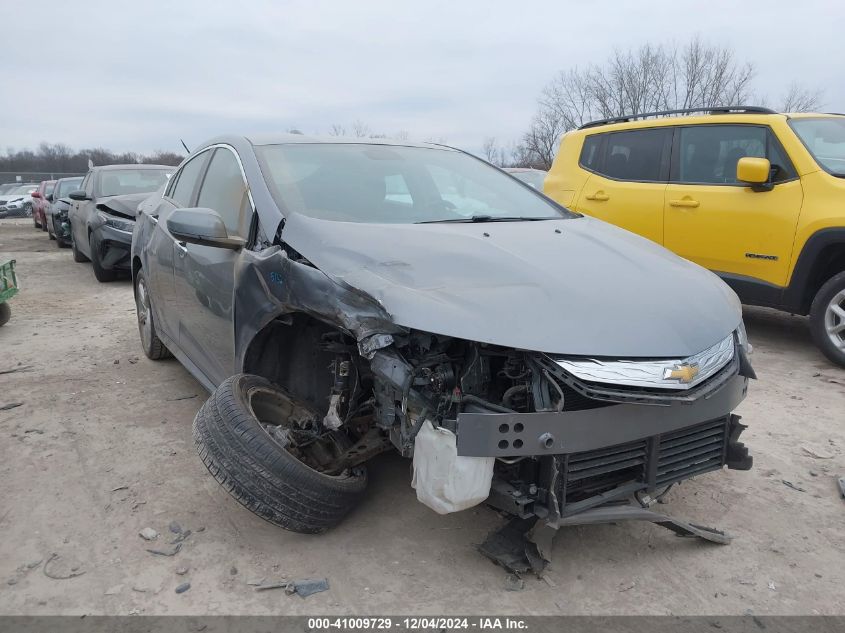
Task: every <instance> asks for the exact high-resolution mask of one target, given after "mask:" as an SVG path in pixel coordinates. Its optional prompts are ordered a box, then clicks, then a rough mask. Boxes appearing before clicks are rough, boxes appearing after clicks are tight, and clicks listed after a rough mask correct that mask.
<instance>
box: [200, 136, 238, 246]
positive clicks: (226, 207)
mask: <svg viewBox="0 0 845 633" xmlns="http://www.w3.org/2000/svg"><path fill="white" fill-rule="evenodd" d="M197 206H198V207H207V208H209V209H214V210H215V211H217V213H218V214H220V217H221V218H222V219H223V223H224V224H225V225H226V230H227V231H228V232H229V234H230V235H239V236H241V237H243V236H245V235H246V233H247V230H248V229H249V221H250V216H251V214H252V206H251V205H250V202H249V196H248V195H247V187H246V183H245V182H244V179H243V176H242V175H241V167H240V165H239V164H238V161H237V159H236V158H235V155H234V154H233V153H232V152H231V151H230V150H228V149H226V148H223V147H218V148H217V150H215V152H214V156H212V157H211V163H210V164H209V166H208V171H206V173H205V179H204V180H203V183H202V188H201V189H200V195H199V198H198V199H197Z"/></svg>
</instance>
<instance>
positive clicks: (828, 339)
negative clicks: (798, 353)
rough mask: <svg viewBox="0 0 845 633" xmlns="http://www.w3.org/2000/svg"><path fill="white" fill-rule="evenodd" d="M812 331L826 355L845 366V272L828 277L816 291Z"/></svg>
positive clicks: (811, 316)
mask: <svg viewBox="0 0 845 633" xmlns="http://www.w3.org/2000/svg"><path fill="white" fill-rule="evenodd" d="M810 332H811V333H812V335H813V340H814V341H815V342H816V345H818V346H819V349H821V351H822V352H823V353H824V355H825V356H827V357H828V358H829V359H830V360H832V361H833V362H834V363H836V364H837V365H841V366H842V367H845V272H841V273H839V274H838V275H834V276H833V277H831V278H830V279H828V280H827V282H825V284H824V285H823V286H822V287H821V288H820V289H819V291H818V292H817V293H816V297H815V299H813V305H812V307H811V308H810Z"/></svg>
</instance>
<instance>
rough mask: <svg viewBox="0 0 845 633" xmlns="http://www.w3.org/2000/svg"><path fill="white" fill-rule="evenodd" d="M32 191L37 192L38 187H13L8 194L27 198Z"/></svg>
mask: <svg viewBox="0 0 845 633" xmlns="http://www.w3.org/2000/svg"><path fill="white" fill-rule="evenodd" d="M33 191H38V187H35V186H33V185H26V186H23V187H15V188H14V189H12V190H11V191H10V192H9V193H13V194H15V195H22V196H27V195H29V194H31V193H32V192H33Z"/></svg>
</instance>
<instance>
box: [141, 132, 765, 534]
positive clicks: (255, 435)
mask: <svg viewBox="0 0 845 633" xmlns="http://www.w3.org/2000/svg"><path fill="white" fill-rule="evenodd" d="M131 265H132V273H133V280H134V289H135V298H136V305H137V315H138V327H139V332H140V337H141V343H142V346H143V349H144V352H145V353H146V354H147V356H149V357H150V358H153V359H159V358H164V357H166V356H168V355H170V354H172V355H174V356H176V358H177V359H178V360H179V361H180V362H182V364H183V365H184V366H185V367H186V368H187V369H188V370H189V371H190V372H191V373H192V374H193V375H194V376H195V377H196V378H197V380H199V381H200V382H201V383H202V384H203V385H205V387H206V388H207V389H208V390H209V392H211V396H210V398H209V399H208V401H207V402H206V403H205V405H204V406H203V408H202V409H201V410H200V412H199V413H198V414H197V417H196V419H195V421H194V436H195V439H196V442H197V446H198V449H199V452H200V455H201V457H202V459H203V461H204V462H205V464H206V465H207V466H208V468H209V470H210V471H211V473H212V474H213V475H214V476H215V477H216V478H217V479H218V481H220V483H221V484H222V485H223V486H224V487H226V489H227V490H228V491H229V492H231V494H232V495H233V496H234V497H235V498H236V499H238V501H240V502H241V503H242V504H243V505H244V506H246V507H247V508H249V509H250V510H252V511H253V512H255V513H257V514H259V515H260V516H262V517H263V518H265V519H267V520H268V521H271V522H272V523H275V524H277V525H280V526H282V527H285V528H288V529H291V530H296V531H300V532H322V531H324V530H326V529H328V528H330V527H331V526H333V525H335V524H337V523H338V522H339V521H340V520H341V518H342V517H343V516H344V515H345V514H346V513H347V512H348V511H350V510H351V509H352V508H353V507H354V506H355V504H356V502H357V501H358V500H359V499H360V498H361V495H362V494H363V492H364V487H365V484H366V480H367V471H366V462H367V461H368V460H369V459H370V458H372V457H373V456H374V455H376V454H378V453H380V452H381V451H384V450H387V449H390V448H393V449H395V450H397V451H399V452H400V453H401V454H402V455H404V456H406V457H409V458H412V459H413V472H414V475H413V482H412V485H413V486H414V487H415V488H416V491H417V497H418V499H419V500H420V501H421V502H422V503H424V504H426V505H428V506H429V507H431V508H432V509H434V510H435V511H437V512H440V513H446V512H455V511H459V510H462V509H465V508H468V507H471V506H473V505H475V504H478V503H481V502H486V503H488V504H491V505H493V506H494V507H496V508H499V509H500V510H504V511H506V512H509V513H511V514H513V515H515V516H517V517H520V518H522V519H526V520H530V521H537V520H538V519H540V520H542V521H543V522H545V523H546V524H547V525H549V526H551V527H560V526H563V525H567V524H571V523H572V522H573V521H575V519H574V518H573V517H578V521H582V522H595V521H600V520H602V518H601V517H602V516H604V517H605V519H604V520H611V518H612V520H618V519H619V518H625V517H624V516H621V513H622V511H621V510H619V509H618V507H617V506H614V508H615V509H614V510H613V512H612V514H611V518H607V516H608V515H607V508H605V507H603V506H604V505H605V504H607V503H618V502H619V501H620V500H624V499H627V498H629V497H631V496H632V495H646V494H649V495H652V496H656V495H659V494H661V493H662V492H663V491H665V490H666V489H667V488H668V487H669V486H671V485H673V484H674V483H677V482H679V481H682V480H685V479H688V478H689V477H692V476H694V475H699V474H702V473H705V472H709V471H714V470H719V469H720V468H722V467H723V466H724V465H727V466H729V467H731V468H738V469H747V468H749V467H750V466H751V458H750V456H749V455H748V451H747V449H745V447H744V446H743V444H742V443H741V442H739V435H740V433H741V431H742V429H743V428H744V427H743V426H742V425H741V424H740V423H739V417H738V416H736V415H733V414H732V410H733V409H734V408H735V407H736V406H737V405H738V404H739V403H740V402H741V401H742V399H743V398H744V397H745V391H746V387H747V382H748V378H750V377H753V370H752V369H751V366H750V364H749V362H748V352H749V348H748V344H747V341H746V338H745V334H744V328H743V326H742V313H741V310H740V305H739V302H738V301H737V298H736V296H735V295H734V294H733V292H732V291H731V290H730V289H729V288H728V287H727V286H726V285H725V284H724V283H722V282H721V281H720V280H719V279H718V278H717V277H715V276H714V275H712V274H711V273H709V272H707V271H706V270H704V269H702V268H700V267H698V266H696V265H694V264H691V263H689V262H687V261H685V260H683V259H680V258H678V257H676V256H675V255H673V254H671V253H670V252H669V251H667V250H665V249H663V248H661V247H660V246H657V245H655V244H654V243H652V242H650V241H648V240H645V239H642V238H640V237H637V236H635V235H633V234H631V233H628V232H626V231H623V230H621V229H618V228H616V227H613V226H610V225H607V224H605V223H603V222H600V221H597V220H594V219H591V218H587V217H583V216H581V215H578V214H576V213H573V212H571V211H569V210H567V209H565V208H563V207H560V206H558V205H557V204H555V203H554V202H553V201H551V200H549V199H547V198H546V197H544V196H543V195H541V194H539V193H538V192H536V191H534V190H532V189H531V188H529V187H525V186H524V185H522V184H520V183H518V182H516V181H515V180H514V179H513V178H510V177H508V176H507V175H505V174H503V173H502V172H501V171H500V170H498V169H496V168H494V167H492V166H491V165H489V164H487V163H485V162H484V161H482V160H479V159H477V158H475V157H473V156H471V155H469V154H466V153H464V152H461V151H458V150H454V149H449V148H445V147H442V146H432V145H424V144H413V143H407V142H404V143H398V142H397V143H391V142H388V141H382V140H378V141H367V142H362V141H360V140H349V141H343V140H338V139H332V140H330V141H328V140H321V139H311V138H307V137H304V136H299V135H291V136H278V137H272V138H244V137H223V138H218V139H215V140H213V141H210V142H208V143H206V144H204V145H202V146H201V147H200V148H199V149H198V150H197V151H195V152H194V153H193V154H192V155H191V156H189V157H188V159H187V160H186V161H185V162H184V163H182V165H181V166H180V168H179V170H178V171H177V172H176V173H175V174H174V176H173V177H172V179H171V180H170V182H169V183H168V185H167V187H166V188H165V189H163V190H162V191H161V193H160V194H159V195H158V196H157V198H155V199H153V200H148V201H146V202H145V203H144V205H143V206H142V208H141V210H140V211H139V216H138V219H137V224H136V227H135V232H134V235H133V241H132V264H131ZM681 297H682V298H683V300H680V298H681ZM630 510H631V513H632V514H631V515H630V517H629V518H639V519H642V518H647V517H646V516H645V515H648V514H649V513H648V512H647V511H645V510H643V509H642V508H641V507H639V505H637V506H636V507H633V506H632V507H630ZM597 511H600V512H604V513H605V514H604V515H602V514H601V513H599V514H594V513H595V512H597ZM652 515H653V517H659V520H658V519H655V518H652V519H650V520H655V521H657V522H659V523H660V524H661V525H665V526H667V527H671V529H674V530H675V531H677V532H679V533H683V534H693V535H696V536H701V537H702V538H709V539H711V540H719V539H722V540H719V542H724V539H725V538H726V537H724V535H722V536H717V533H714V532H712V531H710V532H708V531H706V530H705V529H703V528H699V527H696V526H691V525H690V524H687V523H685V522H683V521H679V520H678V521H674V522H673V520H672V519H668V518H667V517H666V516H665V515H658V514H654V513H652Z"/></svg>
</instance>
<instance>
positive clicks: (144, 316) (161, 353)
mask: <svg viewBox="0 0 845 633" xmlns="http://www.w3.org/2000/svg"><path fill="white" fill-rule="evenodd" d="M135 311H136V314H137V315H138V333H139V334H140V335H141V347H143V348H144V354H146V355H147V358H149V359H151V360H161V359H162V358H169V357H170V351H169V350H168V349H167V348H166V347H165V346H164V343H162V342H161V339H160V338H159V337H158V334H157V333H156V327H155V321H154V319H153V311H152V304H151V303H150V292H149V288H148V287H147V278H146V277H145V276H144V272H143V271H141V270H139V271H138V274H137V275H135Z"/></svg>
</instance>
